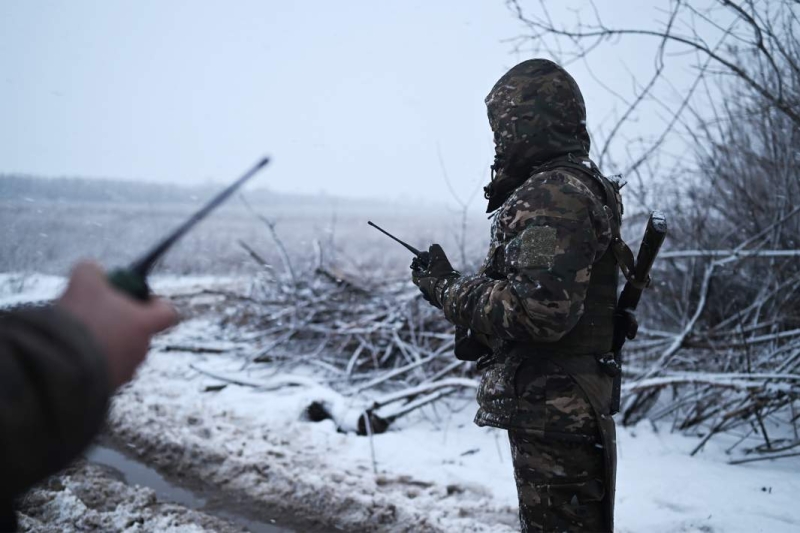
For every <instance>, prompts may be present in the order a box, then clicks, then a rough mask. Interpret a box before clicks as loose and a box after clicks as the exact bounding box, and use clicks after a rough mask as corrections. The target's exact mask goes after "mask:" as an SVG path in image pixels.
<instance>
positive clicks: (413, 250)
mask: <svg viewBox="0 0 800 533" xmlns="http://www.w3.org/2000/svg"><path fill="white" fill-rule="evenodd" d="M367 224H369V225H370V226H372V227H373V228H375V229H376V230H378V231H380V232H381V233H383V234H384V235H386V236H387V237H389V238H390V239H392V240H394V241H396V242H398V243H400V244H402V245H403V246H405V247H406V249H407V250H409V251H410V252H411V253H412V254H414V255H416V256H417V257H420V256H422V252H420V251H419V250H417V249H416V248H414V247H413V246H411V245H410V244H408V243H405V242H403V241H401V240H400V239H398V238H397V237H395V236H394V235H392V234H391V233H389V232H388V231H386V230H385V229H383V228H382V227H380V226H378V225H377V224H375V223H373V222H372V221H371V220H368V221H367Z"/></svg>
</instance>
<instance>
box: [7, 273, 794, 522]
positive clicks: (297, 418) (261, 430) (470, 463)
mask: <svg viewBox="0 0 800 533" xmlns="http://www.w3.org/2000/svg"><path fill="white" fill-rule="evenodd" d="M4 276H6V277H4V278H2V280H3V281H0V304H2V305H9V304H8V302H9V301H15V302H22V301H31V300H37V301H38V300H41V299H46V297H47V295H48V294H49V295H50V296H49V297H52V296H54V295H55V294H56V293H57V290H58V287H59V286H60V285H59V284H58V280H57V279H55V278H50V277H37V278H32V280H29V281H28V282H26V285H25V286H24V289H23V290H19V291H17V292H14V291H13V290H11V289H8V288H6V286H5V285H6V284H7V283H11V282H13V281H14V280H10V278H9V277H8V276H9V275H4ZM173 281H174V283H171V281H170V280H169V279H165V280H161V281H160V282H159V284H160V285H159V288H160V290H162V291H165V292H170V291H171V292H172V293H181V292H182V291H184V290H188V289H191V288H192V287H196V286H198V285H196V284H197V283H200V284H201V285H202V284H203V283H208V282H213V283H215V284H218V285H220V284H224V283H223V281H220V280H219V279H218V278H217V279H214V280H210V279H202V280H198V279H194V280H192V279H181V280H173ZM243 339H246V340H243ZM254 339H255V336H254V335H246V334H243V333H241V332H239V331H237V330H235V329H232V327H231V326H228V328H227V329H223V328H222V327H221V326H219V324H218V321H217V320H216V319H215V317H214V316H213V315H212V316H208V315H206V316H199V317H195V318H192V319H189V320H186V321H185V322H183V323H182V324H181V325H179V326H178V327H176V328H174V329H173V330H171V331H169V332H167V333H166V334H165V335H163V336H161V337H159V338H158V339H156V341H155V342H154V345H153V350H152V352H151V354H150V356H149V358H148V360H147V362H146V363H145V364H144V365H143V366H142V367H141V368H140V371H139V372H138V375H137V378H136V379H135V380H134V381H133V382H132V383H131V384H129V385H128V386H126V387H124V388H123V389H122V390H121V391H120V392H119V394H118V395H117V396H116V397H115V399H114V402H113V407H112V410H111V413H110V416H109V429H108V431H109V433H110V435H111V436H112V438H114V439H115V440H116V441H117V442H119V443H123V444H124V445H126V446H128V447H129V448H130V449H131V450H132V451H133V452H134V453H136V454H137V455H138V456H140V457H141V458H143V459H144V460H146V461H147V462H148V463H150V464H153V465H155V466H157V467H159V468H160V469H162V470H164V471H166V472H172V473H178V474H181V475H183V476H190V477H193V478H196V479H198V480H201V481H204V482H207V483H209V484H212V485H214V486H217V487H219V488H220V490H224V491H226V492H228V493H231V494H234V495H238V496H239V497H241V498H242V501H248V502H254V504H255V505H258V504H263V505H266V506H271V507H273V508H276V509H281V510H284V511H287V512H290V513H295V514H297V515H300V516H304V517H307V518H314V519H317V520H319V521H321V522H324V523H327V524H330V525H333V526H335V527H338V528H341V529H343V530H346V531H390V532H395V531H397V532H399V531H409V532H410V531H414V532H426V531H430V532H434V531H437V532H438V531H459V532H461V531H464V532H468V531H473V532H478V531H480V532H488V531H492V532H507V531H515V530H517V524H516V490H515V486H514V481H513V475H512V469H511V461H510V454H509V449H508V443H507V439H506V436H505V434H504V432H502V431H498V430H493V429H486V428H479V427H477V426H475V425H474V424H473V423H472V417H473V415H474V413H475V410H476V408H477V406H476V404H475V401H474V399H473V397H472V394H473V393H472V392H470V391H465V392H464V393H463V395H462V396H455V397H451V398H449V399H448V400H446V402H447V404H446V405H447V406H449V407H450V408H451V409H453V412H452V415H449V414H448V413H447V412H446V407H445V403H440V404H438V405H434V406H428V407H425V408H423V409H422V410H420V411H419V412H418V413H415V414H412V415H410V416H409V417H406V418H403V419H401V420H400V421H399V422H398V423H397V424H396V425H393V426H392V430H391V431H389V432H387V433H385V434H381V435H375V436H373V437H371V438H369V437H361V436H356V435H354V434H350V433H348V434H344V433H340V432H337V430H336V424H334V422H333V421H331V420H326V421H323V422H319V423H313V422H309V421H307V420H305V417H304V412H305V408H306V407H307V406H308V405H309V404H310V402H312V401H314V400H318V401H325V402H328V403H329V404H330V405H333V406H334V407H335V409H334V410H335V411H337V412H341V413H351V414H352V413H358V412H360V410H361V409H363V408H364V406H366V405H367V404H368V402H369V399H370V398H369V397H367V396H355V397H346V396H343V395H341V394H340V393H337V392H335V391H332V390H331V389H330V388H327V387H323V386H321V385H318V384H317V383H320V382H321V381H323V379H322V378H323V377H324V376H323V375H321V374H319V372H321V371H320V370H319V369H312V368H304V367H298V368H295V369H293V370H292V374H293V376H294V377H293V378H291V379H287V378H286V376H285V375H283V374H282V372H283V371H282V370H281V371H280V372H279V370H280V369H279V368H277V367H274V366H271V364H260V365H250V366H248V367H247V368H246V369H243V368H242V364H243V360H244V359H243V358H242V354H246V353H252V352H255V351H257V350H258V349H259V346H258V345H257V343H258V341H257V340H254ZM167 345H172V346H208V345H213V346H222V347H225V348H226V350H229V351H227V352H225V353H222V354H210V353H190V352H186V351H180V350H178V351H164V350H163V347H165V346H167ZM195 368H197V369H202V370H203V371H205V372H208V373H211V374H215V375H219V376H227V377H236V378H237V379H240V380H241V381H242V382H243V383H250V384H253V385H258V386H256V387H254V386H241V385H235V384H230V383H227V382H225V381H224V380H220V379H217V378H215V377H212V376H210V375H208V374H206V373H201V372H198V371H197V370H195ZM265 384H267V385H268V386H263V385H265ZM219 385H226V386H225V387H224V388H223V389H221V390H217V389H218V387H212V389H209V388H208V387H209V386H219ZM343 388H346V387H343ZM341 416H351V415H341ZM735 440H736V437H735V436H733V435H730V436H727V435H722V436H718V437H715V438H714V439H711V440H710V441H709V442H708V444H706V446H705V448H703V450H702V451H701V452H700V453H699V454H697V455H696V456H694V457H692V456H690V452H691V450H692V449H694V448H695V447H696V446H697V444H698V442H699V440H698V437H693V436H686V435H682V434H679V433H677V432H670V431H669V427H668V426H654V425H652V424H651V423H650V422H647V421H645V422H642V423H640V424H638V425H636V426H635V427H629V428H622V427H620V428H618V444H619V470H618V483H617V515H616V523H617V531H619V532H623V533H634V532H636V533H638V532H642V531H648V532H654V533H678V532H694V531H698V532H731V533H739V532H741V533H745V532H747V533H752V532H770V533H773V532H777V533H780V532H789V531H796V530H798V527H800V506H797V505H796V497H795V495H796V494H798V493H800V477H798V475H797V474H798V472H800V458H788V459H782V460H780V461H774V462H770V461H762V462H755V463H748V464H743V465H730V464H728V462H729V461H730V460H731V459H733V458H735V457H741V456H740V455H737V456H735V457H734V456H732V455H728V454H727V453H726V449H727V448H729V447H730V446H731V444H733V442H734V441H735ZM742 448H743V447H739V448H737V450H739V449H742ZM736 453H737V454H738V453H739V452H738V451H737V452H736ZM376 471H377V472H376ZM65 501H66V500H65ZM78 507H79V506H78V505H77V504H75V505H72V506H71V507H70V506H66V507H65V508H64V509H63V512H64V513H69V512H73V511H74V509H75V508H78ZM70 509H72V510H70ZM52 512H53V513H54V514H58V513H59V512H62V511H59V510H54V511H52Z"/></svg>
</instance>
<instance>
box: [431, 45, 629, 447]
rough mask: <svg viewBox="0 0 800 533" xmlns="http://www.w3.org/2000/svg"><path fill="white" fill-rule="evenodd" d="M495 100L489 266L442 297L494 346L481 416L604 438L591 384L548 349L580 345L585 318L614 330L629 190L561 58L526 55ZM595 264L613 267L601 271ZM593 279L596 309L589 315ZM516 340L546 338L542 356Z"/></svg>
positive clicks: (453, 281) (448, 311) (454, 317)
mask: <svg viewBox="0 0 800 533" xmlns="http://www.w3.org/2000/svg"><path fill="white" fill-rule="evenodd" d="M486 104H487V109H488V115H489V122H490V125H491V127H492V130H493V132H494V140H495V150H496V155H495V164H494V165H493V167H492V168H493V171H495V174H494V175H493V179H492V182H491V183H490V184H489V185H488V186H487V188H486V192H487V198H488V199H489V207H488V211H490V212H491V211H493V210H495V209H498V211H497V213H496V214H495V216H494V220H493V223H492V230H491V232H492V234H491V245H490V248H489V253H488V255H487V257H486V260H485V261H484V264H483V266H482V268H481V269H480V270H479V271H478V273H477V274H475V275H471V276H460V277H453V278H448V279H443V280H442V281H441V282H440V283H439V284H437V286H436V289H435V294H434V297H435V299H436V300H438V302H437V303H439V304H441V306H442V309H443V311H444V314H445V316H446V317H447V319H448V320H449V321H451V322H452V323H454V324H456V325H457V326H462V327H466V328H469V329H470V330H472V332H473V333H476V334H477V336H478V338H481V337H482V338H484V339H486V340H487V344H489V345H490V347H491V348H492V349H493V351H494V355H493V356H491V357H489V358H485V359H484V360H483V361H481V363H482V364H481V365H480V366H481V367H482V368H484V369H485V371H484V375H483V380H482V383H481V387H480V389H479V391H478V401H479V403H480V405H481V410H480V411H479V412H478V416H477V418H476V422H477V423H478V424H480V425H492V426H497V427H502V428H506V429H520V430H526V431H541V432H558V433H567V434H575V433H584V434H592V435H594V434H595V433H596V425H595V423H594V420H593V418H594V411H593V409H592V407H591V405H590V403H589V401H588V399H587V396H586V394H585V392H584V391H583V390H582V389H581V388H580V387H578V386H577V385H576V383H575V381H574V380H573V379H572V377H571V376H569V375H567V374H566V372H564V371H563V370H561V368H560V367H559V366H558V365H554V364H551V363H553V362H555V361H557V359H558V355H557V354H556V356H555V357H553V358H552V359H548V358H546V357H543V354H544V352H545V351H552V350H550V349H549V346H547V345H551V346H552V347H553V349H555V350H556V351H557V349H558V348H559V347H564V346H567V345H569V344H570V342H573V344H574V341H575V340H577V338H576V336H572V337H570V336H569V335H570V332H571V331H572V330H573V329H574V328H575V326H576V325H577V324H578V323H579V322H580V323H581V324H582V325H583V324H584V323H588V324H589V326H590V327H589V328H588V329H589V330H591V329H592V327H593V325H594V324H600V326H599V329H600V330H601V332H605V331H608V330H609V329H610V328H609V327H607V325H608V324H610V323H612V321H613V311H614V306H615V303H616V271H617V268H616V263H615V262H614V260H613V258H612V257H611V255H612V254H611V253H610V252H609V247H610V245H611V242H612V240H613V238H614V235H615V233H616V232H617V231H618V230H619V226H618V224H619V220H620V216H621V206H622V203H621V200H620V198H619V195H618V192H619V190H618V187H615V186H613V185H614V184H613V183H611V182H607V181H604V180H605V178H602V177H600V176H601V175H600V172H599V170H598V169H597V167H596V166H595V165H594V163H593V162H592V161H591V160H590V159H589V157H588V153H589V135H588V133H587V131H586V110H585V106H584V101H583V97H582V96H581V94H580V91H579V89H578V86H577V84H576V83H575V80H573V79H572V77H571V76H570V75H569V74H568V73H567V72H566V71H564V70H563V69H562V68H561V67H559V66H558V65H556V64H555V63H552V62H550V61H546V60H539V59H536V60H529V61H525V62H523V63H520V64H519V65H517V66H515V67H514V68H512V69H511V70H510V71H509V72H508V73H506V74H505V75H504V76H503V77H501V78H500V80H499V81H498V82H497V83H496V84H495V86H494V87H493V88H492V91H491V92H490V93H489V96H487V98H486ZM584 169H585V171H584ZM608 191H613V192H612V194H614V195H615V198H613V199H610V198H607V195H608ZM610 205H614V206H615V208H611V207H610ZM607 252H608V253H607ZM593 270H597V271H598V272H601V274H600V275H595V278H594V279H593V278H592V274H593ZM590 286H591V287H592V290H593V291H594V292H593V294H594V295H595V296H593V299H592V302H591V304H592V305H591V309H592V313H593V314H592V315H591V317H589V319H588V320H584V321H581V318H582V315H583V314H584V310H585V308H586V306H585V304H586V303H587V292H588V291H589V289H590ZM598 294H601V295H602V297H601V298H600V299H597V298H598V297H597V295H598ZM576 331H577V330H576ZM578 336H580V337H581V339H580V340H583V341H584V344H585V343H586V342H588V343H589V344H593V342H594V340H593V339H594V337H589V336H587V337H586V338H585V339H584V335H583V334H582V333H581V334H579V335H578ZM509 345H518V346H538V348H529V350H533V351H536V352H539V353H534V354H526V353H520V350H519V349H514V350H508V349H506V348H502V349H499V348H498V346H503V347H506V346H509ZM543 346H547V348H543ZM609 347H610V343H609V346H608V347H604V346H597V347H595V346H590V347H589V349H588V351H583V352H580V353H596V352H594V350H595V349H596V350H597V352H602V351H603V350H607V349H608V348H609ZM523 351H524V350H523ZM571 353H576V352H575V351H572V352H571ZM539 355H542V356H540V357H537V356H539ZM562 359H563V358H562ZM591 362H594V361H591Z"/></svg>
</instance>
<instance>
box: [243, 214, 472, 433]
mask: <svg viewBox="0 0 800 533" xmlns="http://www.w3.org/2000/svg"><path fill="white" fill-rule="evenodd" d="M271 231H272V232H273V237H274V238H275V241H276V243H278V246H279V248H280V240H279V239H278V238H277V235H276V234H275V233H274V226H271ZM242 244H243V246H244V247H245V248H246V250H247V251H248V253H249V254H250V256H251V257H253V258H254V259H255V260H257V261H259V263H261V264H262V266H265V268H269V267H267V266H266V265H267V263H266V262H265V261H262V260H261V259H260V256H259V255H258V253H257V252H255V251H254V250H253V249H252V248H250V247H249V246H247V245H246V244H244V243H242ZM283 259H284V271H285V273H284V275H280V276H278V275H275V274H274V272H272V271H271V269H269V270H268V274H269V275H266V276H264V277H263V278H261V280H260V281H259V282H257V283H256V284H255V285H254V287H253V290H252V292H251V295H250V296H249V298H248V299H247V301H243V302H242V305H240V306H239V307H238V314H237V316H235V317H233V319H234V320H237V321H245V322H247V323H248V325H250V326H251V327H255V328H256V329H257V330H258V331H259V332H260V335H261V336H263V337H265V338H270V339H272V340H271V341H270V342H268V343H267V344H266V345H265V346H263V347H262V348H261V349H260V350H258V351H257V352H255V353H254V354H253V355H252V356H251V357H250V358H249V360H248V361H247V363H246V364H256V363H271V364H273V365H276V366H277V367H279V368H280V367H281V366H285V367H286V368H287V369H288V368H289V367H292V366H296V365H298V364H308V365H315V366H319V367H322V368H323V369H324V370H325V374H326V375H328V376H330V378H329V380H328V381H329V384H330V385H331V387H332V388H333V389H335V390H336V391H338V392H339V393H341V394H343V395H344V396H353V395H356V394H360V393H367V395H368V396H370V397H371V398H374V401H372V403H371V404H370V405H369V406H368V407H367V408H366V410H363V411H360V412H359V413H357V416H358V417H359V418H358V420H357V421H356V423H355V424H349V427H348V428H349V429H355V430H356V431H358V432H359V433H361V434H367V433H370V432H374V433H380V432H382V431H384V430H385V429H386V428H387V427H388V426H389V424H391V423H392V422H393V421H394V420H396V419H397V418H399V417H401V416H403V415H405V414H408V413H410V412H412V411H414V410H416V409H419V408H420V407H422V406H424V405H428V404H430V403H432V402H434V401H436V400H439V399H441V398H443V397H445V396H448V395H450V394H452V393H453V392H456V391H458V390H460V389H463V388H474V387H476V386H477V383H476V382H475V380H474V379H472V378H471V367H470V366H469V365H467V364H465V363H463V362H462V361H458V360H456V359H454V358H453V357H452V352H453V345H454V337H453V327H452V325H450V324H449V323H448V322H447V321H446V320H445V319H444V317H443V316H442V314H441V312H439V311H438V310H437V309H435V308H433V307H431V306H430V305H429V304H428V303H427V302H425V301H424V300H423V299H422V298H421V295H420V293H419V291H417V290H416V288H415V287H414V286H413V285H411V283H410V281H409V280H388V281H383V282H381V283H374V284H373V283H368V282H365V281H363V280H361V279H359V280H355V279H353V278H352V277H350V276H348V275H346V274H345V273H343V272H341V271H340V270H338V269H336V268H333V267H327V266H323V265H322V264H321V261H319V262H318V264H317V266H316V267H315V268H314V269H312V270H308V271H305V272H302V273H298V272H297V271H296V269H295V268H294V266H293V265H292V264H291V262H290V261H289V259H288V256H284V257H283ZM282 348H286V349H285V350H282ZM298 354H300V355H298ZM387 390H389V391H390V392H389V393H387V392H386V391H387ZM368 391H372V392H368ZM376 391H380V392H376ZM387 406H390V408H389V409H387ZM330 410H331V409H330V407H325V406H322V405H318V404H317V405H312V406H310V409H309V413H308V414H309V417H310V418H311V419H314V420H319V419H321V418H327V417H330V416H331V415H332V413H330V412H329V411H330ZM378 410H380V411H381V415H378V413H377V411H378ZM364 414H368V415H369V416H368V417H366V416H363V415H364ZM334 418H335V417H334ZM340 426H341V424H340ZM346 429H347V428H346Z"/></svg>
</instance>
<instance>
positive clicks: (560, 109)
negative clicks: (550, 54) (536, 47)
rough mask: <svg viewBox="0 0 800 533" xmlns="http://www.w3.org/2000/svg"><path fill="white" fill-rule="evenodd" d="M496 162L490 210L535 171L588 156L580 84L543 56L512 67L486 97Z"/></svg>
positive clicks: (587, 134) (489, 197)
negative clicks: (569, 158) (564, 159)
mask: <svg viewBox="0 0 800 533" xmlns="http://www.w3.org/2000/svg"><path fill="white" fill-rule="evenodd" d="M486 110H487V113H488V115H489V124H490V125H491V127H492V132H493V133H494V144H495V163H494V165H493V166H492V169H493V171H494V174H493V179H492V182H491V183H490V184H489V185H487V186H486V194H487V198H488V199H489V206H488V208H487V212H492V211H494V210H495V209H497V208H498V207H499V206H500V205H501V204H502V203H503V201H505V199H506V198H507V197H508V195H509V194H510V193H511V192H513V190H514V189H516V188H517V187H518V186H519V185H520V184H521V183H522V182H524V181H525V180H526V179H527V178H528V177H529V176H530V175H531V171H532V170H533V169H534V168H535V167H537V166H540V165H543V164H545V163H547V162H549V161H552V160H553V159H555V158H557V157H561V156H565V155H567V154H572V155H574V156H588V155H589V146H590V142H589V133H588V132H587V131H586V106H585V104H584V101H583V96H582V95H581V92H580V89H579V88H578V84H577V83H575V80H574V79H572V76H570V75H569V74H568V73H567V72H566V71H565V70H564V69H562V68H561V67H559V66H558V65H556V64H555V63H553V62H552V61H547V60H544V59H532V60H529V61H524V62H522V63H520V64H519V65H517V66H515V67H513V68H512V69H511V70H509V71H508V72H507V73H506V74H505V75H503V77H501V78H500V79H499V80H498V81H497V83H496V84H495V85H494V87H493V88H492V90H491V91H490V92H489V95H488V96H487V97H486Z"/></svg>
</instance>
